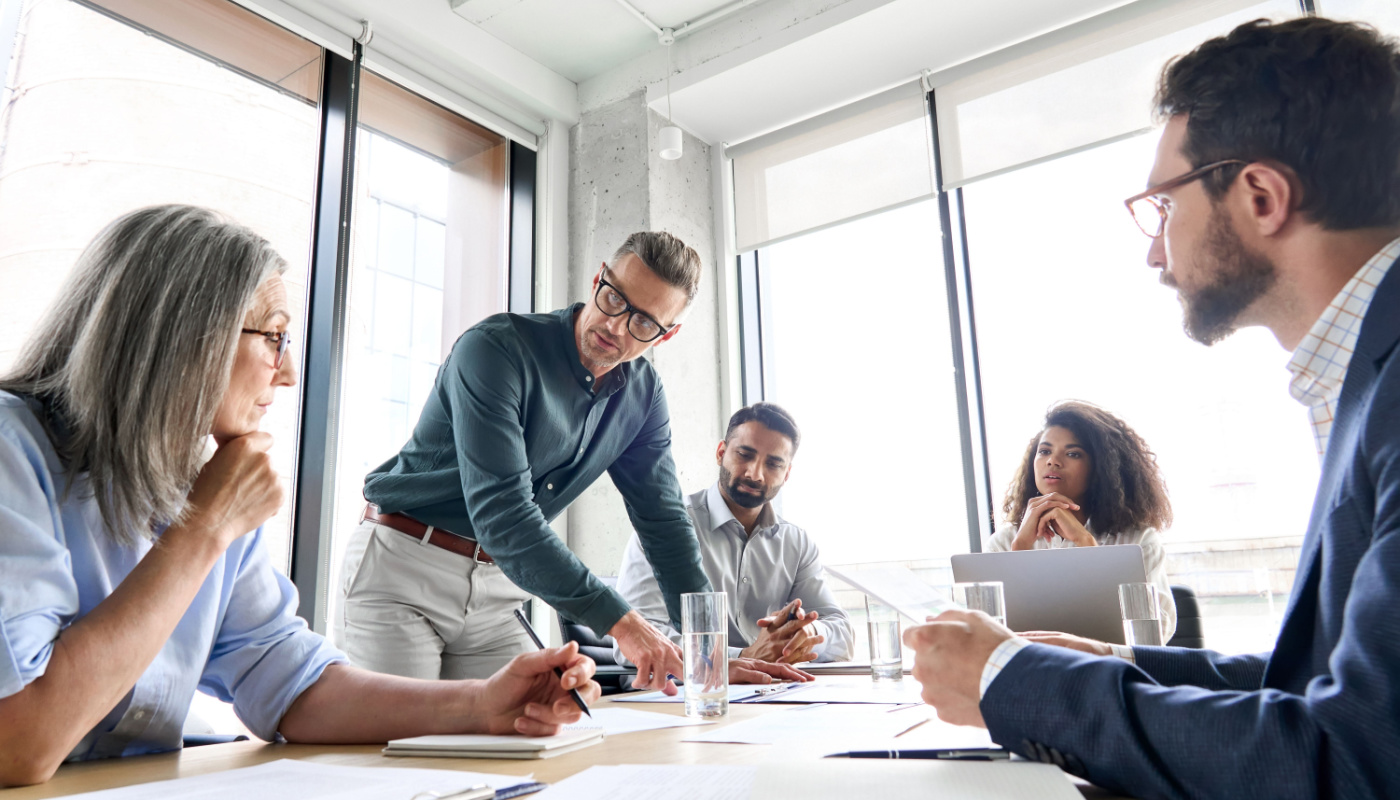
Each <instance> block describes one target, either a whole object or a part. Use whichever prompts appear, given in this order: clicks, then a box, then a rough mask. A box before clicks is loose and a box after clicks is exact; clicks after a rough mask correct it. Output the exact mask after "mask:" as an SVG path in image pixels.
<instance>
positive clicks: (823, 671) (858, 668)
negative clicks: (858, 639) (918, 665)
mask: <svg viewBox="0 0 1400 800" xmlns="http://www.w3.org/2000/svg"><path fill="white" fill-rule="evenodd" d="M793 666H795V667H797V668H798V669H800V670H802V671H803V672H810V673H811V674H813V675H865V676H866V677H869V676H870V662H869V661H808V662H806V663H805V664H794V665H793ZM911 669H912V667H909V666H907V665H906V666H905V667H904V674H905V675H908V674H909V671H910V670H911Z"/></svg>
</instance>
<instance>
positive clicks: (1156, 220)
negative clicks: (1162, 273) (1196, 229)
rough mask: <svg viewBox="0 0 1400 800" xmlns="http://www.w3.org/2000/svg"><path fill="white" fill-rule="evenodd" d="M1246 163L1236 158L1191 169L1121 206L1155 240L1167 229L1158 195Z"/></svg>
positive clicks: (1164, 208)
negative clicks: (1216, 171) (1226, 168)
mask: <svg viewBox="0 0 1400 800" xmlns="http://www.w3.org/2000/svg"><path fill="white" fill-rule="evenodd" d="M1248 163H1249V162H1248V161H1243V160H1241V159H1238V158H1227V159H1225V160H1224V161H1216V162H1213V163H1210V164H1206V165H1205V166H1204V167H1201V168H1199V169H1193V170H1191V171H1190V172H1188V173H1186V174H1185V175H1178V176H1176V177H1175V178H1172V179H1171V180H1168V181H1163V182H1161V183H1159V184H1157V185H1156V186H1153V187H1152V188H1151V189H1148V190H1147V191H1145V192H1143V193H1142V194H1135V195H1133V196H1132V197H1129V198H1128V199H1127V200H1124V201H1123V205H1125V206H1127V207H1128V213H1129V214H1132V215H1133V222H1136V223H1137V226H1138V229H1139V230H1141V231H1142V232H1143V233H1145V234H1147V236H1148V238H1151V239H1156V238H1157V237H1158V236H1161V235H1162V231H1163V230H1164V229H1165V228H1166V227H1167V204H1166V203H1163V202H1162V201H1161V200H1159V199H1157V198H1158V195H1160V194H1162V193H1163V192H1166V191H1169V190H1171V189H1175V188H1176V187H1178V186H1185V185H1186V184H1188V183H1190V182H1191V181H1194V180H1196V179H1198V178H1202V177H1205V176H1206V175H1209V174H1210V173H1212V172H1214V171H1215V170H1217V169H1220V168H1221V167H1230V166H1234V165H1235V164H1248Z"/></svg>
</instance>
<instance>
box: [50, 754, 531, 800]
mask: <svg viewBox="0 0 1400 800" xmlns="http://www.w3.org/2000/svg"><path fill="white" fill-rule="evenodd" d="M529 781H530V779H529V778H528V777H524V778H522V777H517V776H515V775H491V774H487V773H482V772H461V771H458V770H455V769H400V768H397V767H387V766H386V767H337V766H332V765H330V764H313V763H311V762H308V761H289V760H284V761H273V762H271V763H268V764H259V765H258V766H256V767H245V768H243V769H231V770H227V771H224V772H213V773H210V774H208V775H197V776H195V777H193V778H180V779H178V780H173V781H159V782H157V783H142V784H137V785H135V786H124V787H122V788H120V789H104V790H102V791H100V792H88V793H86V794H75V795H70V797H72V798H82V800H247V798H250V797H295V798H297V800H407V798H409V797H412V796H413V795H414V794H417V793H418V792H427V791H433V792H439V793H442V794H446V793H448V792H455V791H460V790H462V789H466V788H467V787H470V786H478V785H480V784H483V783H485V784H489V785H490V786H491V787H492V788H494V789H498V790H499V789H505V788H508V787H511V786H518V785H520V784H522V783H528V782H529Z"/></svg>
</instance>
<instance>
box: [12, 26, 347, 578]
mask: <svg viewBox="0 0 1400 800" xmlns="http://www.w3.org/2000/svg"><path fill="white" fill-rule="evenodd" d="M107 5H108V7H109V8H111V9H113V10H114V11H115V13H120V14H124V15H128V16H129V18H130V19H134V20H136V22H135V23H128V22H123V21H119V20H118V19H117V18H114V17H113V16H109V15H107V14H104V13H101V12H99V11H96V10H93V9H92V8H90V7H88V6H86V5H81V4H79V3H75V2H70V1H69V0H47V1H44V0H26V1H25V2H23V3H22V4H20V5H19V7H18V16H17V22H18V30H17V35H16V37H15V39H14V40H13V42H9V41H5V42H0V56H3V55H4V54H8V55H9V62H8V72H7V77H6V81H5V88H6V93H5V94H6V102H5V104H4V107H3V110H0V131H3V134H0V135H3V149H0V219H3V220H4V224H3V225H0V285H3V286H4V287H5V289H6V291H5V292H3V293H2V294H0V371H4V370H7V369H8V368H9V366H10V364H11V363H12V362H13V360H14V357H15V355H16V354H17V352H18V350H19V348H20V347H21V346H22V345H23V343H24V340H25V339H26V338H27V336H28V335H29V332H30V331H31V330H32V329H33V326H34V325H35V323H36V322H37V321H38V318H39V316H40V314H42V313H43V311H44V309H45V308H47V306H48V305H49V303H50V302H51V301H52V300H53V298H54V295H55V294H56V293H57V291H58V289H59V287H60V286H61V285H62V284H63V281H64V280H65V278H66V277H67V274H68V271H69V269H70V268H71V266H72V264H73V261H74V260H75V258H76V257H77V255H78V253H79V252H80V251H81V250H82V248H83V247H84V246H85V245H86V244H87V242H88V241H89V240H90V239H91V238H92V237H93V236H94V235H95V234H96V233H97V232H98V230H100V229H101V228H102V226H104V225H106V224H107V223H108V222H110V221H112V220H113V219H115V218H116V217H118V216H120V215H121V214H123V213H125V212H127V211H131V210H133V209H136V208H140V207H143V206H148V205H154V204H159V203H172V202H179V203H193V204H197V205H203V206H208V207H210V208H213V209H215V210H217V211H220V212H223V213H225V214H227V215H229V216H230V217H232V218H234V219H236V220H238V221H239V222H242V223H243V224H245V225H247V226H249V227H251V228H252V229H253V230H255V231H257V232H258V233H260V234H262V235H263V236H265V237H266V238H267V239H268V240H269V241H271V242H272V244H273V245H274V246H275V247H276V248H277V250H278V252H280V253H281V254H282V255H283V257H284V258H286V260H287V262H288V264H289V265H290V271H289V272H288V274H287V276H286V280H287V291H288V295H289V298H290V300H291V303H292V307H293V310H294V312H300V310H301V309H302V308H303V306H304V301H305V296H306V276H307V266H308V263H309V254H310V240H311V228H312V214H313V204H314V201H315V191H314V190H315V178H316V164H317V149H318V144H319V141H318V137H319V132H318V131H319V114H318V112H317V109H316V105H315V102H316V100H317V98H318V96H319V83H320V74H321V57H322V56H321V49H320V48H319V47H317V46H316V45H314V44H312V43H310V42H307V41H305V40H303V39H301V38H299V37H297V36H295V35H293V34H291V33H288V32H287V31H284V30H282V29H280V28H277V27H276V26H274V25H272V24H271V23H268V22H266V21H264V20H262V19H261V18H259V17H257V16H255V15H253V14H251V13H249V12H248V11H246V10H244V9H242V8H240V7H238V6H236V5H234V4H233V3H229V2H225V0H182V2H178V3H175V2H168V0H166V1H163V2H152V1H151V0H145V1H144V2H137V1H136V0H123V1H122V2H120V3H116V2H113V3H109V4H107ZM4 6H5V7H8V8H14V7H15V5H14V4H10V3H7V4H4ZM137 23H139V24H140V26H142V27H137ZM3 28H4V25H3V24H0V29H3ZM143 29H144V30H143ZM229 30H236V31H239V32H240V33H241V34H242V35H243V36H245V37H248V38H236V37H230V36H229V35H228V31H229ZM176 42H178V44H177V43H176ZM254 42H256V43H257V45H258V46H256V47H255V46H253V43H254ZM206 46H208V47H210V48H213V52H212V54H211V51H209V50H203V49H202V48H204V47H206ZM298 316H299V317H301V316H302V315H301V314H298ZM300 333H301V332H300V331H298V330H294V331H293V336H294V344H293V347H294V349H295V351H296V352H298V353H299V352H300V348H301V343H302V337H301V335H300ZM298 419H299V407H298V393H297V391H296V390H291V391H283V392H281V393H279V396H278V398H277V402H276V403H275V404H274V405H273V407H272V410H271V411H270V413H269V414H268V416H267V418H266V419H265V420H264V422H263V429H264V430H267V431H270V432H271V433H272V434H273V436H274V438H275V440H276V444H275V448H274V450H273V457H274V460H275V463H276V466H277V470H278V472H280V473H281V475H282V478H283V481H284V483H285V485H286V488H287V496H288V497H290V496H291V486H292V478H293V475H294V473H295V470H296V461H295V459H296V446H297V426H298ZM290 520H291V504H290V503H288V504H287V505H286V506H285V507H284V508H283V509H282V511H281V512H279V513H278V514H277V516H275V517H273V518H272V519H271V520H269V521H268V522H267V525H266V527H265V536H266V540H267V545H268V550H269V552H270V553H271V555H272V561H273V563H274V564H275V565H276V566H277V567H278V568H279V569H282V570H284V571H285V570H286V569H287V565H288V558H289V552H290V551H289V543H290V528H291V525H290Z"/></svg>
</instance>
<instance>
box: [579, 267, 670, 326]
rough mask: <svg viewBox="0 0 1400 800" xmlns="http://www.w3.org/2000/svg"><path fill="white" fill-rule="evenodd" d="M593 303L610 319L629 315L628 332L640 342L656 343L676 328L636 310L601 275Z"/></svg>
mask: <svg viewBox="0 0 1400 800" xmlns="http://www.w3.org/2000/svg"><path fill="white" fill-rule="evenodd" d="M593 302H594V303H595V304H596V305H597V306H598V310H599V311H601V312H603V313H604V314H607V315H608V316H610V317H620V316H622V315H623V314H627V315H628V316H627V332H628V333H630V334H632V338H633V339H636V340H637V341H639V342H654V341H656V340H657V339H659V338H661V337H662V336H665V335H666V333H667V332H668V331H670V330H671V328H674V327H676V326H674V325H672V326H670V327H667V326H665V325H662V324H661V323H659V322H657V321H656V318H655V317H653V316H651V315H650V314H648V313H647V312H645V311H643V310H641V309H640V308H635V307H634V306H633V305H632V304H631V303H629V302H627V296H626V295H624V294H623V293H622V292H620V291H618V289H617V287H616V286H613V285H612V284H611V283H608V281H607V279H606V278H604V277H603V276H602V274H601V273H600V274H599V275H598V289H597V290H596V291H595V292H593Z"/></svg>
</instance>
